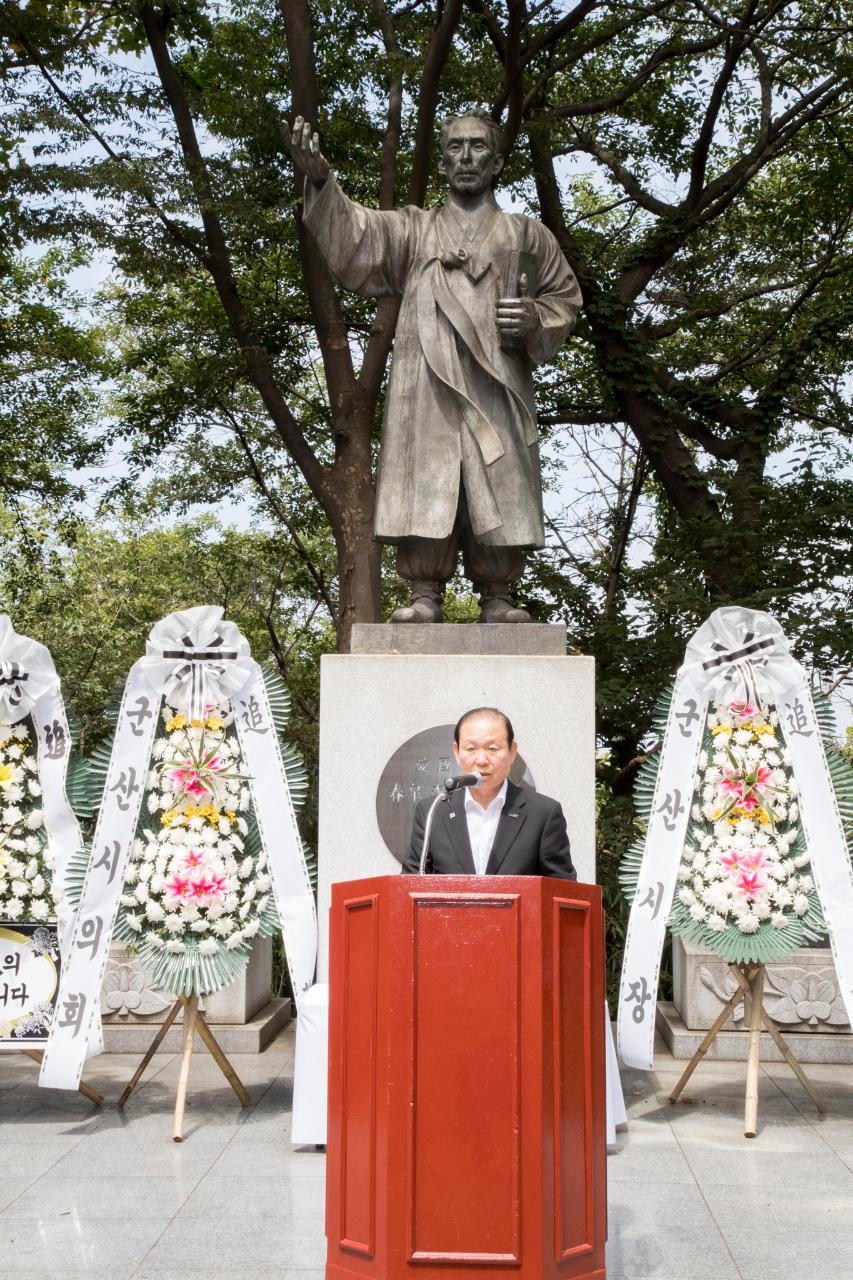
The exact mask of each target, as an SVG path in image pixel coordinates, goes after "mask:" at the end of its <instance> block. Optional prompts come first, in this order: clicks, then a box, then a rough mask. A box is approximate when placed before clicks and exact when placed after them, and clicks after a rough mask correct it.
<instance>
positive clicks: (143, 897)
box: [133, 880, 148, 904]
mask: <svg viewBox="0 0 853 1280" xmlns="http://www.w3.org/2000/svg"><path fill="white" fill-rule="evenodd" d="M133 896H134V897H135V898H136V901H137V902H138V903H140V904H141V903H143V902H147V901H148V885H147V884H146V883H145V881H144V880H140V881H139V884H138V885H137V886H136V888H135V889H134V892H133Z"/></svg>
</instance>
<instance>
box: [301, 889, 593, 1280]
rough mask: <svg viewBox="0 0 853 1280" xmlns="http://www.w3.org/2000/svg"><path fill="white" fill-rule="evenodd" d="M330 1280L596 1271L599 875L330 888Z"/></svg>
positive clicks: (482, 1278) (476, 1278)
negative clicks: (592, 880)
mask: <svg viewBox="0 0 853 1280" xmlns="http://www.w3.org/2000/svg"><path fill="white" fill-rule="evenodd" d="M330 947H331V951H330V984H331V985H330V1007H329V1130H328V1156H327V1173H326V1179H327V1181H326V1188H327V1189H326V1235H327V1237H328V1255H327V1256H328V1261H327V1264H326V1277H327V1280H353V1278H354V1277H361V1278H364V1280H402V1278H403V1277H411V1280H462V1277H465V1278H466V1280H468V1278H470V1280H486V1278H487V1277H496V1276H508V1275H514V1276H520V1277H522V1280H551V1278H552V1277H553V1278H554V1280H556V1278H558V1277H559V1278H560V1280H568V1278H569V1277H571V1278H572V1280H576V1278H578V1277H585V1278H589V1280H592V1278H593V1277H594V1278H595V1280H604V1275H605V1271H604V1243H605V1240H606V1237H607V1198H606V1190H607V1188H606V1169H605V1161H606V1145H605V1078H604V1018H603V1016H602V1008H603V1005H604V965H603V950H604V946H603V928H602V912H601V894H600V890H599V889H598V888H597V886H595V885H587V884H575V883H573V882H571V881H568V880H552V879H544V878H540V877H538V876H488V877H477V876H458V877H456V876H382V877H377V878H376V879H370V880H354V881H350V882H348V883H343V884H336V885H334V886H333V890H332V908H331V942H330Z"/></svg>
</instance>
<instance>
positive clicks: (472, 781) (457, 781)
mask: <svg viewBox="0 0 853 1280" xmlns="http://www.w3.org/2000/svg"><path fill="white" fill-rule="evenodd" d="M482 781H483V775H482V774H481V773H463V774H460V775H459V776H458V777H456V778H445V779H444V789H445V791H446V792H447V794H448V795H450V793H451V791H457V790H458V789H459V787H479V785H480V783H481V782H482Z"/></svg>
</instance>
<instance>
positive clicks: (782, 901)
mask: <svg viewBox="0 0 853 1280" xmlns="http://www.w3.org/2000/svg"><path fill="white" fill-rule="evenodd" d="M771 896H772V898H773V901H774V902H775V903H776V905H777V906H779V907H790V905H791V903H792V902H793V900H794V895H793V894H792V893H791V890H790V889H788V888H787V887H786V886H785V885H784V884H778V885H777V886H776V888H775V889H774V890H773V892H772V895H771Z"/></svg>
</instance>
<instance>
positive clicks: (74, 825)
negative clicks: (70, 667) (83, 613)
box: [0, 614, 83, 955]
mask: <svg viewBox="0 0 853 1280" xmlns="http://www.w3.org/2000/svg"><path fill="white" fill-rule="evenodd" d="M26 716H31V717H32V723H33V731H34V733H35V739H36V755H37V759H38V780H39V784H40V786H41V789H42V795H41V800H42V812H43V814H44V829H45V835H46V836H47V842H48V849H49V852H50V861H51V863H52V869H51V874H52V877H53V881H54V892H56V889H57V887H58V897H59V899H60V903H62V901H63V900H64V895H65V869H66V866H67V865H68V860H69V858H70V857H71V856H72V855H73V854H74V853H76V852H77V850H78V849H80V848H81V847H82V844H83V838H82V835H81V833H80V826H79V824H78V822H77V819H76V817H75V816H74V813H73V811H72V809H71V806H70V805H69V803H68V797H67V796H66V794H65V780H66V777H67V775H68V760H69V756H70V754H71V733H70V731H69V728H68V719H67V717H66V714H65V704H64V702H63V700H62V690H61V687H60V683H59V676H58V675H57V673H56V667H55V666H54V664H53V658H52V657H51V655H50V651H49V650H48V649H46V648H45V646H44V645H43V644H39V643H38V642H37V641H36V640H31V639H30V638H29V636H22V635H18V633H17V632H16V631H15V630H14V628H13V626H12V623H11V620H10V619H9V617H8V616H7V615H6V614H2V615H0V722H2V723H4V724H10V725H11V724H17V723H18V721H20V720H23V719H24V718H25V717H26ZM72 924H73V920H72V918H71V913H70V911H69V910H68V908H67V905H66V906H65V908H64V910H63V909H62V906H60V920H59V930H58V932H59V943H60V951H61V952H62V953H63V955H66V954H67V951H68V946H69V943H70V940H71V929H72Z"/></svg>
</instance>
